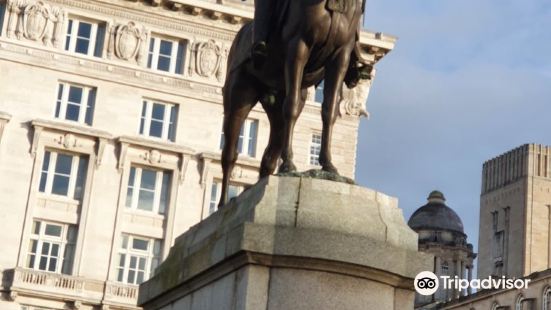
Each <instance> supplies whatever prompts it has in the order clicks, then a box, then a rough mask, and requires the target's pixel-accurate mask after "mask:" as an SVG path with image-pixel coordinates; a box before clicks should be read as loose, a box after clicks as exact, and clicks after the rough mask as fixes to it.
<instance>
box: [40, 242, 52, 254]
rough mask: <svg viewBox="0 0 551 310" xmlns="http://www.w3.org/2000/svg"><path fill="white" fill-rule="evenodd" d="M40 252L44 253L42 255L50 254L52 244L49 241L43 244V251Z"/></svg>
mask: <svg viewBox="0 0 551 310" xmlns="http://www.w3.org/2000/svg"><path fill="white" fill-rule="evenodd" d="M40 253H42V255H48V253H50V244H49V243H48V242H44V243H43V244H42V251H41V252H40Z"/></svg>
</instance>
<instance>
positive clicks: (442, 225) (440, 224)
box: [408, 191, 465, 234]
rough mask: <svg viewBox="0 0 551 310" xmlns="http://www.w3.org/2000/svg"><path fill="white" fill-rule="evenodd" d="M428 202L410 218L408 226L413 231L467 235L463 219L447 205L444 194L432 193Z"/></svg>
mask: <svg viewBox="0 0 551 310" xmlns="http://www.w3.org/2000/svg"><path fill="white" fill-rule="evenodd" d="M427 200H428V202H427V204H426V205H424V206H422V207H421V208H419V209H417V211H415V212H414V213H413V215H412V216H411V217H410V219H409V221H408V225H409V227H411V229H413V230H415V231H418V230H421V229H429V230H450V231H455V232H459V233H462V234H465V233H464V230H463V222H462V221H461V218H459V216H458V215H457V213H455V211H453V210H452V209H451V208H450V207H448V206H447V205H446V203H445V201H446V198H444V194H442V192H439V191H432V192H431V193H430V194H429V197H428V198H427Z"/></svg>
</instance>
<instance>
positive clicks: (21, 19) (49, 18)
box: [6, 0, 66, 47]
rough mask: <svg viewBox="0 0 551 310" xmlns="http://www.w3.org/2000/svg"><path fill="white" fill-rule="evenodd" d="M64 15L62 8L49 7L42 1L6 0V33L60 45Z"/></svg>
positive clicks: (18, 37) (47, 43)
mask: <svg viewBox="0 0 551 310" xmlns="http://www.w3.org/2000/svg"><path fill="white" fill-rule="evenodd" d="M65 17H66V13H65V11H64V10H63V9H61V8H59V7H51V6H50V5H48V4H47V3H45V2H44V1H32V0H8V29H7V32H6V35H7V36H8V37H9V38H11V37H14V36H15V37H16V38H17V39H18V40H23V39H27V40H31V41H42V42H43V43H44V45H46V46H51V45H53V46H55V47H60V45H61V41H62V39H63V22H64V20H65Z"/></svg>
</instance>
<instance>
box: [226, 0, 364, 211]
mask: <svg viewBox="0 0 551 310" xmlns="http://www.w3.org/2000/svg"><path fill="white" fill-rule="evenodd" d="M262 1H269V2H270V4H268V5H265V6H263V7H259V5H260V2H262ZM364 1H365V0H364ZM255 2H256V3H257V4H256V5H255V6H256V9H257V10H258V9H261V10H263V11H262V13H261V12H260V11H257V13H255V18H259V19H258V20H260V19H262V21H261V22H258V23H259V24H258V25H257V26H256V27H255V29H254V31H253V27H254V26H253V23H248V24H246V25H244V26H243V27H242V28H241V29H240V30H239V32H238V33H237V35H236V37H235V39H234V41H233V44H232V47H231V49H230V52H229V56H228V70H227V74H226V81H225V84H224V88H223V98H224V99H223V103H224V125H223V131H224V137H225V143H224V147H223V150H222V170H223V180H222V193H221V198H220V202H219V206H222V205H223V204H224V203H225V202H226V201H227V190H228V186H229V181H230V176H231V171H232V170H233V167H234V165H235V162H236V160H237V156H238V153H237V141H238V138H239V132H240V129H241V126H242V125H243V122H244V121H245V119H246V118H247V115H248V114H249V112H250V111H251V109H252V108H253V107H254V106H255V105H256V103H257V102H259V101H260V103H261V104H262V107H263V108H264V110H265V112H266V114H267V115H268V119H269V122H270V137H269V141H268V146H267V147H266V150H265V151H264V155H263V157H262V162H261V166H260V178H262V177H265V176H268V175H270V174H272V173H273V172H274V170H275V168H276V165H277V162H278V160H279V158H281V159H282V163H281V165H280V166H279V172H280V173H281V172H291V171H295V170H296V167H295V165H294V164H293V149H292V142H293V129H294V127H295V123H296V120H297V118H298V117H299V115H300V113H301V112H302V109H303V107H304V104H305V100H306V95H307V89H308V88H309V87H311V86H313V85H317V84H319V83H320V82H321V81H322V80H323V81H324V92H323V97H324V98H323V103H322V111H321V116H322V122H323V129H322V141H321V151H320V156H319V162H320V164H321V166H322V169H323V170H325V171H329V172H333V173H337V169H336V168H335V166H333V164H332V163H331V153H330V149H331V136H332V130H333V125H334V123H335V121H336V119H337V116H338V101H339V99H340V94H341V89H342V84H343V82H346V83H347V85H348V86H349V87H353V86H355V84H356V82H357V81H358V79H359V78H360V76H361V75H362V72H364V71H365V70H362V69H364V68H365V67H367V66H363V65H362V64H361V61H360V59H361V57H360V56H359V53H358V51H357V49H356V40H357V34H358V29H359V23H360V20H361V16H362V13H363V1H362V0H277V1H276V0H256V1H255ZM266 10H269V12H268V13H267V12H266ZM258 20H257V21H258ZM257 21H255V22H257ZM259 27H262V28H259ZM253 32H255V33H256V34H253ZM266 42H267V43H266ZM351 59H352V60H351ZM253 60H254V61H253Z"/></svg>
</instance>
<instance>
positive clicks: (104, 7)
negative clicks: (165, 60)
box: [49, 0, 239, 41]
mask: <svg viewBox="0 0 551 310" xmlns="http://www.w3.org/2000/svg"><path fill="white" fill-rule="evenodd" d="M49 2H50V3H57V4H61V5H63V6H65V7H73V8H78V9H81V10H85V11H91V12H96V13H100V14H103V15H106V16H109V17H110V18H113V17H115V18H120V19H124V20H129V21H135V22H140V23H145V24H149V25H153V26H157V28H160V29H170V30H173V31H177V32H184V33H187V34H192V35H195V36H200V37H209V38H215V39H218V40H224V41H232V40H233V38H234V37H235V34H236V33H237V30H239V27H238V25H236V29H227V28H228V26H230V27H231V26H232V23H230V22H226V23H224V24H223V26H224V27H215V29H213V25H210V24H206V23H205V22H202V21H201V18H202V16H203V15H201V18H200V17H199V16H196V15H197V14H195V16H196V17H195V18H191V19H190V18H187V19H184V18H181V17H180V18H178V16H177V15H172V16H171V15H168V14H162V13H159V12H155V11H154V10H153V9H152V8H148V7H146V6H144V5H143V3H141V2H138V1H132V0H124V1H123V0H118V1H90V0H79V1H74V0H49ZM126 2H135V3H136V6H138V5H140V6H142V9H133V8H129V7H128V6H123V5H120V4H122V3H126ZM148 10H149V11H148ZM166 11H167V12H170V11H169V10H168V9H167V10H166ZM173 11H174V10H173ZM176 11H177V10H176ZM182 12H184V11H182ZM190 15H191V16H193V15H194V14H190ZM181 16H185V15H183V14H182V15H181ZM211 19H212V18H211ZM219 20H220V19H219ZM220 21H223V20H220ZM221 26H222V24H221Z"/></svg>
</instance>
